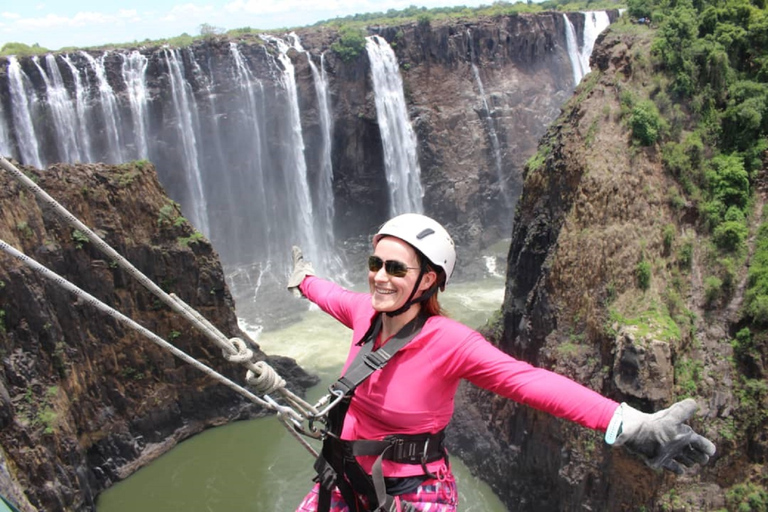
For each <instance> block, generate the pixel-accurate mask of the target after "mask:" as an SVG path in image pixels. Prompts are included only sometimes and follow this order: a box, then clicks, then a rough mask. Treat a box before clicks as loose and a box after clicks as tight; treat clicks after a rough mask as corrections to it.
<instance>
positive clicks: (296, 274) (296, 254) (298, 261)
mask: <svg viewBox="0 0 768 512" xmlns="http://www.w3.org/2000/svg"><path fill="white" fill-rule="evenodd" d="M313 275H315V269H314V268H312V264H311V263H310V262H308V261H306V260H305V259H304V255H303V254H302V252H301V249H300V248H298V247H296V246H295V245H294V246H293V272H292V273H291V277H289V278H288V289H289V290H290V291H292V292H293V294H294V295H295V296H297V297H303V294H302V293H301V290H300V289H299V285H300V284H301V282H302V281H303V280H304V278H305V277H307V276H313Z"/></svg>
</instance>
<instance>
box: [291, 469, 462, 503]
mask: <svg viewBox="0 0 768 512" xmlns="http://www.w3.org/2000/svg"><path fill="white" fill-rule="evenodd" d="M319 489H320V485H319V484H315V486H314V487H313V488H312V490H311V491H310V492H309V494H307V496H306V497H305V498H304V500H303V501H302V502H301V505H299V508H297V509H296V512H316V511H317V499H318V492H319ZM401 502H406V503H410V504H411V505H412V506H413V507H414V508H415V509H416V510H419V511H429V512H456V507H457V506H458V503H459V493H458V491H457V490H456V480H454V478H453V474H451V473H450V472H449V473H448V474H447V475H446V476H445V478H444V479H443V480H438V479H431V480H425V481H424V482H423V483H422V484H421V485H420V486H419V487H418V488H417V489H416V490H415V491H413V492H409V493H406V494H401V495H400V496H398V497H397V498H396V503H398V508H397V509H396V510H398V511H399V510H400V506H399V503H401ZM331 512H350V509H349V507H347V504H346V503H344V498H342V497H341V493H340V492H339V490H338V489H335V488H334V489H333V492H332V493H331Z"/></svg>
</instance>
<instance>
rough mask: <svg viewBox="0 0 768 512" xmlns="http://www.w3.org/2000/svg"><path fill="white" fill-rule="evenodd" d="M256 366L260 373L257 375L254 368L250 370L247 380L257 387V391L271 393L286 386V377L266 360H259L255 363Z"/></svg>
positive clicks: (263, 393) (264, 393)
mask: <svg viewBox="0 0 768 512" xmlns="http://www.w3.org/2000/svg"><path fill="white" fill-rule="evenodd" d="M254 366H255V367H256V370H257V371H258V372H259V375H256V373H255V372H254V371H253V370H248V373H247V374H246V376H245V380H246V382H248V384H250V385H251V386H253V387H255V388H256V391H258V392H259V393H260V394H262V395H269V394H270V393H273V392H275V391H277V390H278V389H282V388H283V387H285V379H283V378H282V377H280V375H278V374H277V372H276V371H275V369H274V368H272V367H271V366H269V365H268V364H267V363H266V362H264V361H259V362H257V363H254Z"/></svg>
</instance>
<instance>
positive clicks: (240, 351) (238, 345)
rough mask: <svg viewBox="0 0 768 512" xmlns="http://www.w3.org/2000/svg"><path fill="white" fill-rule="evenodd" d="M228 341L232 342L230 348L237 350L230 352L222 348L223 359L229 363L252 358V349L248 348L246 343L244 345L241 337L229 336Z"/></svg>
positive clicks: (241, 361)
mask: <svg viewBox="0 0 768 512" xmlns="http://www.w3.org/2000/svg"><path fill="white" fill-rule="evenodd" d="M229 342H230V343H231V344H232V348H234V349H235V350H236V351H237V352H236V353H234V354H231V353H229V352H227V351H226V350H222V351H221V354H222V356H224V359H226V360H227V361H229V362H230V363H247V362H248V361H250V360H251V359H252V358H253V350H251V349H249V348H248V345H246V344H245V342H244V341H243V340H242V339H240V338H230V339H229Z"/></svg>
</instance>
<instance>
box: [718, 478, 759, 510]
mask: <svg viewBox="0 0 768 512" xmlns="http://www.w3.org/2000/svg"><path fill="white" fill-rule="evenodd" d="M725 499H726V503H727V505H728V510H734V511H736V512H766V511H768V490H766V489H765V487H762V486H760V485H757V484H753V483H752V482H746V483H743V484H737V485H734V486H733V487H731V488H730V489H729V490H728V492H727V493H726V495H725Z"/></svg>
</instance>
